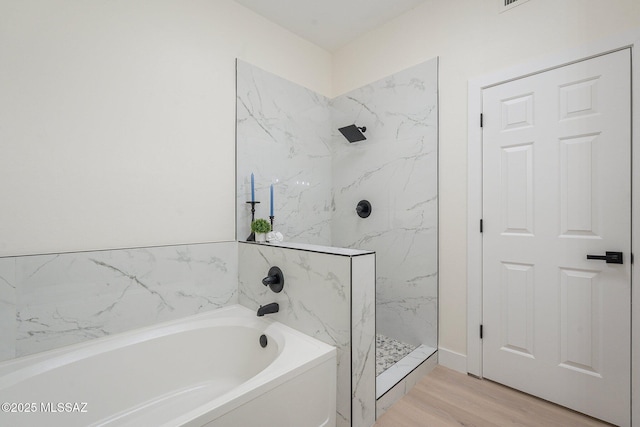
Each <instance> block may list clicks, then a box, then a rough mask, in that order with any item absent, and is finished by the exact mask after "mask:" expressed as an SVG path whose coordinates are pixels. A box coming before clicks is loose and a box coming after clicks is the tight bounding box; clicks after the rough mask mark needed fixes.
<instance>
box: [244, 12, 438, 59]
mask: <svg viewBox="0 0 640 427" xmlns="http://www.w3.org/2000/svg"><path fill="white" fill-rule="evenodd" d="M235 1H236V2H237V3H240V4H241V5H243V6H245V7H247V8H249V9H251V10H253V11H254V12H256V13H258V14H259V15H262V16H263V17H265V18H267V19H268V20H270V21H272V22H275V23H276V24H278V25H280V26H282V27H284V28H286V29H288V30H289V31H291V32H293V33H295V34H297V35H299V36H300V37H302V38H304V39H307V40H309V41H310V42H312V43H315V44H317V45H318V46H321V47H323V48H325V49H327V50H328V51H331V52H333V51H335V50H336V49H339V48H340V47H342V46H344V45H345V44H347V43H349V42H350V41H352V40H354V39H356V38H358V37H359V36H360V35H362V34H364V33H366V32H368V31H370V30H372V29H373V28H375V27H377V26H379V25H382V24H384V23H386V22H388V21H390V20H392V19H393V18H395V17H397V16H399V15H401V14H403V13H404V12H406V11H408V10H411V9H413V8H414V7H416V6H418V5H420V4H422V3H424V2H425V1H426V0H235Z"/></svg>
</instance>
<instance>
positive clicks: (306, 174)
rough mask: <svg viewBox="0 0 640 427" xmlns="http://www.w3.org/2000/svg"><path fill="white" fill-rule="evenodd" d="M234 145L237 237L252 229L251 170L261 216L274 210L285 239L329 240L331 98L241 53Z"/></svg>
mask: <svg viewBox="0 0 640 427" xmlns="http://www.w3.org/2000/svg"><path fill="white" fill-rule="evenodd" d="M236 85H237V106H236V114H237V122H236V144H237V154H238V165H237V166H238V167H237V179H238V182H237V205H238V217H237V218H238V223H237V233H238V239H239V240H244V239H246V238H247V236H248V235H249V234H250V228H249V226H250V222H251V208H250V205H249V204H247V203H246V202H247V201H249V200H251V185H250V183H251V181H250V177H251V173H253V174H254V176H255V198H256V200H258V201H260V204H258V205H256V218H265V219H268V217H269V210H270V206H269V205H270V203H269V186H270V185H271V184H273V185H274V215H275V222H274V230H276V231H280V232H281V233H282V234H283V235H284V237H285V241H295V242H301V243H313V244H319V245H330V243H331V242H330V239H331V232H330V229H329V220H330V217H331V212H330V200H331V152H330V144H331V131H330V129H329V123H330V119H329V108H328V104H329V100H328V99H327V98H325V97H323V96H322V95H319V94H317V93H315V92H313V91H311V90H309V89H306V88H304V87H302V86H299V85H296V84H295V83H292V82H289V81H287V80H285V79H282V78H281V77H278V76H275V75H273V74H271V73H268V72H266V71H263V70H261V69H259V68H257V67H254V66H252V65H250V64H247V63H245V62H242V61H240V60H238V62H237V80H236Z"/></svg>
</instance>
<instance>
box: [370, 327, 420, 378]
mask: <svg viewBox="0 0 640 427" xmlns="http://www.w3.org/2000/svg"><path fill="white" fill-rule="evenodd" d="M417 347H418V346H415V345H411V344H405V343H403V342H400V341H396V340H394V339H393V338H389V337H385V336H384V335H382V334H377V335H376V376H378V375H380V374H381V373H383V372H384V371H386V370H387V369H389V368H390V367H391V366H393V364H394V363H396V362H397V361H398V360H400V359H402V358H403V357H405V356H406V355H407V354H409V353H411V352H412V351H413V350H415V349H416V348H417Z"/></svg>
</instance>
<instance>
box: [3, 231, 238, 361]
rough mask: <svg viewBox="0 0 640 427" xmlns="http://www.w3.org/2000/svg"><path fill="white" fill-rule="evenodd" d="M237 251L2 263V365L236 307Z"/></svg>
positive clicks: (136, 252)
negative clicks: (227, 307)
mask: <svg viewBox="0 0 640 427" xmlns="http://www.w3.org/2000/svg"><path fill="white" fill-rule="evenodd" d="M236 248H237V243H236V242H223V243H210V244H196V245H181V246H166V247H155V248H141V249H120V250H106V251H96V252H79V253H67V254H55V255H34V256H20V257H9V258H2V259H0V327H1V328H2V331H3V332H2V334H3V339H2V340H1V341H0V359H1V360H7V359H11V358H14V357H19V356H24V355H27V354H32V353H36V352H40V351H44V350H49V349H52V348H57V347H61V346H64V345H68V344H73V343H77V342H81V341H85V340H90V339H93V338H99V337H101V336H105V335H109V334H113V333H117V332H122V331H125V330H129V329H134V328H138V327H142V326H146V325H150V324H154V323H157V322H162V321H166V320H171V319H175V318H179V317H183V316H188V315H191V314H196V313H199V312H203V311H207V310H213V309H215V308H218V307H222V306H225V305H228V304H235V303H236V302H237V274H238V273H237V271H238V268H237V262H238V261H237V249H236Z"/></svg>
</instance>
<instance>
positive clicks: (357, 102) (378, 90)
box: [331, 58, 438, 347]
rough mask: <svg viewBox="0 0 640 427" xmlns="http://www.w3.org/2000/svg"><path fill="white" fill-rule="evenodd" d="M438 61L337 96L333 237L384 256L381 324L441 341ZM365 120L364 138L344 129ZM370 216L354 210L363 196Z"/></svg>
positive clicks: (386, 330) (392, 332)
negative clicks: (353, 138) (349, 136)
mask: <svg viewBox="0 0 640 427" xmlns="http://www.w3.org/2000/svg"><path fill="white" fill-rule="evenodd" d="M437 73H438V62H437V58H435V59H432V60H430V61H427V62H425V63H422V64H419V65H417V66H414V67H411V68H409V69H407V70H404V71H402V72H399V73H397V74H394V75H392V76H389V77H387V78H385V79H382V80H380V81H378V82H375V83H372V84H370V85H367V86H364V87H361V88H359V89H357V90H354V91H352V92H349V93H347V94H344V95H342V96H339V97H337V98H335V99H333V100H332V101H331V117H332V124H333V125H332V128H333V145H332V158H333V170H332V182H333V189H332V197H333V199H332V218H331V234H332V244H333V245H334V246H342V247H349V248H360V249H371V250H375V251H376V254H377V285H376V291H377V293H376V297H377V300H376V305H377V331H378V333H382V334H384V335H387V336H389V337H392V338H395V339H397V340H400V341H404V342H406V343H410V344H414V345H419V344H428V345H430V346H432V347H436V346H437V274H438V266H437V250H438V245H437V215H438V204H437V201H438V171H437V158H438V154H437V148H438V147H437V141H438V86H437V85H438V83H437V82H438V75H437ZM353 123H356V124H357V125H358V126H366V127H367V131H366V133H365V135H366V137H367V140H365V141H361V142H356V143H352V144H350V143H348V142H347V141H346V140H345V139H344V137H343V136H342V135H341V134H340V133H339V132H338V131H337V129H338V128H339V127H342V126H346V125H349V124H353ZM362 199H366V200H368V201H369V202H371V204H372V214H371V216H370V217H369V218H366V219H362V218H360V217H358V216H357V215H356V213H355V207H356V205H357V203H358V201H360V200H362Z"/></svg>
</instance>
